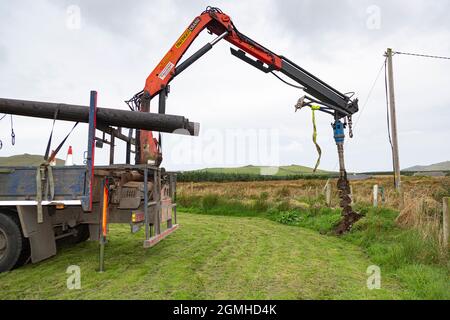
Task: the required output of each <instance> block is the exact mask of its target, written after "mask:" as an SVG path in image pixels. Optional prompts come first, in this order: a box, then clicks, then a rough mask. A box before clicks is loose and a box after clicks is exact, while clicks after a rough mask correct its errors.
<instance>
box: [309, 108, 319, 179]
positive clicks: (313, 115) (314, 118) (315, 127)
mask: <svg viewBox="0 0 450 320" xmlns="http://www.w3.org/2000/svg"><path fill="white" fill-rule="evenodd" d="M311 110H312V122H313V142H314V144H315V146H316V149H317V153H318V154H319V157H318V158H317V162H316V165H315V166H314V170H313V172H314V173H315V172H316V171H317V168H318V167H319V165H320V158H321V157H322V149H320V146H319V144H318V143H317V126H316V115H315V111H316V110H320V106H316V105H311Z"/></svg>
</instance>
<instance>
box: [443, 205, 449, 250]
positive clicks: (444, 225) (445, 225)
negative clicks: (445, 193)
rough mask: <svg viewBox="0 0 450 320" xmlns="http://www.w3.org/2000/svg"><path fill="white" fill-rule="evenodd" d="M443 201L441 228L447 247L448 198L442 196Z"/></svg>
mask: <svg viewBox="0 0 450 320" xmlns="http://www.w3.org/2000/svg"><path fill="white" fill-rule="evenodd" d="M443 202H444V212H443V215H442V229H443V231H444V246H446V248H448V247H449V246H450V198H449V197H446V198H444V199H443Z"/></svg>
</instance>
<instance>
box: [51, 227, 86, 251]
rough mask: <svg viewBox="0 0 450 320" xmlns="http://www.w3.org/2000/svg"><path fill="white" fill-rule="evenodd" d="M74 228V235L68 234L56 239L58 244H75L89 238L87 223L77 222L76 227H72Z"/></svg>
mask: <svg viewBox="0 0 450 320" xmlns="http://www.w3.org/2000/svg"><path fill="white" fill-rule="evenodd" d="M74 229H75V235H70V236H68V237H65V238H61V239H59V240H57V241H58V245H62V246H66V245H75V244H78V243H81V242H84V241H86V240H88V239H89V225H87V224H79V225H77V226H76V227H74Z"/></svg>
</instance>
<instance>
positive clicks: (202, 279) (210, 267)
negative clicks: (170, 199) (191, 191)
mask: <svg viewBox="0 0 450 320" xmlns="http://www.w3.org/2000/svg"><path fill="white" fill-rule="evenodd" d="M208 201H209V200H208ZM208 201H206V203H208ZM208 212H211V211H208ZM179 220H180V221H179V222H180V224H181V227H180V229H179V230H177V231H176V232H175V233H174V234H172V235H170V236H169V237H168V238H167V239H165V240H164V241H163V242H161V243H160V244H158V245H157V246H156V247H153V248H152V249H149V250H144V249H143V248H142V247H141V245H142V242H141V240H142V238H143V234H142V233H140V234H139V235H131V234H130V233H129V229H128V228H127V227H126V226H115V225H112V226H111V230H110V238H109V243H108V244H107V246H106V272H104V273H98V272H96V268H97V266H98V244H97V243H93V242H86V243H83V244H80V245H77V246H75V247H70V248H64V249H62V250H61V251H60V252H59V253H58V255H57V256H56V257H54V258H52V259H50V260H47V261H44V262H42V263H38V264H35V265H27V266H25V267H23V268H21V269H17V270H14V271H12V272H9V273H4V274H0V299H401V298H404V297H405V296H404V291H403V289H402V288H401V286H400V285H399V283H398V281H396V280H395V279H393V278H392V277H389V276H386V277H383V286H382V289H381V290H369V289H368V288H367V286H366V281H367V277H368V275H367V274H366V270H367V267H368V266H369V265H370V264H371V262H370V261H369V260H368V259H367V257H366V256H365V255H364V254H363V252H362V251H361V250H360V249H359V248H358V247H357V246H356V245H353V244H351V243H348V242H345V241H342V240H339V239H337V240H336V239H333V238H329V237H324V236H322V235H320V234H318V233H317V232H314V231H311V230H307V229H302V228H296V227H292V226H287V225H282V224H279V223H276V222H273V221H269V220H268V219H263V218H255V217H225V216H210V215H205V214H203V215H196V214H188V213H180V214H179ZM70 265H78V266H79V267H80V268H81V290H68V289H67V287H66V281H67V278H68V276H69V275H68V274H66V269H67V267H68V266H70Z"/></svg>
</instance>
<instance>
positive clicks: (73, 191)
mask: <svg viewBox="0 0 450 320" xmlns="http://www.w3.org/2000/svg"><path fill="white" fill-rule="evenodd" d="M205 29H207V30H208V31H209V32H210V33H211V34H214V35H216V36H217V37H216V38H215V39H214V40H213V41H211V42H210V43H207V44H206V45H204V46H203V47H202V48H201V49H199V50H198V51H197V52H195V53H194V54H193V55H192V56H190V57H188V58H187V59H185V60H184V61H183V62H180V61H181V59H182V57H183V55H184V54H185V53H186V51H187V50H188V49H189V47H190V46H191V44H192V43H193V41H194V40H195V39H196V38H197V36H198V35H199V34H200V33H201V32H202V31H203V30H205ZM222 39H224V40H226V41H228V42H229V43H231V44H232V45H234V46H235V47H237V49H233V48H232V49H231V53H232V54H233V55H234V56H235V57H237V58H239V59H241V60H243V61H245V62H247V63H249V64H250V65H252V66H254V67H255V68H257V69H259V70H261V71H263V72H265V73H272V74H274V75H275V76H276V77H278V78H279V79H280V80H282V81H283V82H286V83H288V84H290V83H289V82H287V81H286V80H284V79H283V78H282V77H280V76H279V75H278V74H277V73H281V74H283V75H284V76H287V77H289V78H290V79H292V80H293V81H295V82H296V83H298V84H299V85H293V84H291V85H293V86H295V87H297V88H301V89H302V90H304V91H305V92H306V94H307V95H305V96H303V97H301V98H300V99H299V100H298V102H297V104H296V106H295V107H296V110H298V109H301V108H304V107H311V109H312V110H319V111H322V112H325V113H327V114H330V115H331V116H332V117H333V119H334V122H333V123H332V126H333V130H334V139H335V141H336V145H337V149H338V155H339V164H340V167H339V168H340V170H339V172H340V176H339V180H338V190H339V196H340V198H341V202H340V205H341V207H342V208H343V219H342V220H341V222H340V223H339V225H337V227H336V230H335V231H336V233H338V234H342V233H344V232H346V231H348V230H349V229H350V228H351V226H352V224H353V223H354V222H355V221H357V220H358V219H359V218H360V217H361V215H360V214H358V213H356V212H354V211H353V210H352V207H351V199H350V197H349V193H350V186H349V183H348V180H347V174H346V170H345V165H344V139H345V129H346V128H348V129H349V131H350V137H351V136H352V133H351V124H352V120H351V118H352V115H353V114H354V113H356V112H357V111H358V100H357V99H352V97H353V94H343V93H341V92H339V91H338V90H336V89H334V88H333V87H331V86H330V85H328V84H326V83H325V82H323V81H322V80H320V79H319V78H317V77H316V76H314V75H313V74H311V73H309V72H308V71H306V70H304V69H303V68H301V67H300V66H298V65H297V64H295V63H294V62H292V61H291V60H289V59H287V58H285V57H283V56H281V55H277V54H275V53H273V52H272V51H270V50H269V49H267V48H265V47H263V46H262V45H260V44H258V43H257V42H255V41H254V40H252V39H250V38H249V37H247V36H245V35H243V34H242V33H240V32H239V31H238V30H237V28H236V27H235V25H234V24H233V22H232V20H231V18H230V17H229V16H228V15H226V14H224V13H223V12H222V11H221V10H220V9H218V8H213V7H208V8H207V9H206V10H205V11H204V12H203V13H202V14H201V15H200V16H198V17H196V18H195V19H194V20H193V21H192V23H191V24H190V25H189V27H188V28H187V29H186V30H185V31H184V32H183V34H182V35H181V36H180V38H179V39H178V40H177V41H176V42H175V44H174V45H173V46H172V48H171V49H170V50H169V52H167V54H166V55H165V56H164V58H163V59H162V60H161V61H160V63H159V64H158V65H157V66H156V68H155V69H154V70H153V71H152V72H151V74H150V75H149V76H148V78H147V81H146V83H145V87H144V89H143V90H142V91H140V92H139V93H137V94H136V95H134V97H133V98H132V99H130V100H129V101H127V103H128V105H129V107H130V108H131V109H132V111H123V110H116V109H110V108H98V107H97V92H96V91H91V94H90V103H89V107H85V106H79V105H68V104H60V103H48V102H37V101H25V100H13V99H0V112H1V113H6V114H11V115H13V114H15V115H21V116H30V117H38V118H47V119H53V125H54V123H55V121H56V120H63V121H71V122H75V125H74V127H73V128H72V130H71V131H70V132H69V134H68V135H67V136H66V138H65V139H63V140H62V142H61V143H60V144H59V145H58V147H57V148H56V149H54V150H55V151H53V152H52V153H51V155H49V151H50V150H51V149H50V147H51V141H52V135H53V129H52V130H51V133H50V137H49V141H48V144H47V150H46V152H45V156H44V160H45V161H43V162H42V163H41V164H40V165H38V166H6V167H0V272H3V271H7V270H11V269H12V268H15V267H19V266H21V265H23V264H24V263H26V262H28V261H30V260H31V262H32V263H36V262H39V261H42V260H44V259H47V258H49V257H51V256H54V255H55V254H56V252H57V246H56V244H57V242H59V241H63V240H64V241H68V242H69V243H77V242H81V241H84V240H87V239H88V238H89V239H90V240H94V241H99V243H100V259H99V262H100V268H99V269H100V270H103V261H104V259H103V258H104V247H105V243H106V239H107V234H108V224H109V223H128V224H130V227H131V232H133V233H135V232H137V231H138V230H139V229H140V228H141V227H144V228H145V239H144V247H152V246H154V245H155V244H157V243H158V242H159V241H161V240H162V239H164V238H165V237H166V236H168V235H169V234H170V233H172V232H173V231H175V230H176V229H177V227H178V224H177V205H176V174H175V173H171V172H166V171H165V170H164V168H161V167H160V164H161V162H162V154H161V138H159V139H156V138H154V137H153V132H166V133H178V134H187V135H193V136H196V135H198V131H199V124H198V123H194V122H190V121H189V120H188V119H186V118H184V117H182V116H174V115H170V114H166V98H167V95H168V93H169V84H170V82H171V81H172V80H173V79H175V78H176V77H177V76H178V75H179V74H180V73H182V72H183V71H184V70H186V69H187V68H188V67H189V66H190V65H192V64H193V63H194V62H195V61H197V60H198V59H199V58H201V57H202V56H203V55H204V54H206V53H207V52H208V51H210V50H211V49H212V48H213V46H214V45H215V44H217V43H218V42H219V41H220V40H222ZM156 96H158V97H159V104H158V114H156V113H149V112H150V101H151V100H152V99H153V98H155V97H156ZM133 111H140V112H145V114H142V113H141V114H138V113H135V112H133ZM79 122H84V123H88V139H87V140H88V141H87V151H86V153H85V163H84V164H83V165H78V166H65V167H62V166H55V167H52V165H51V162H52V161H51V160H52V159H54V157H55V156H56V154H57V152H58V151H59V150H60V149H61V147H62V146H63V144H64V142H65V141H66V139H67V137H68V136H69V135H70V133H71V132H72V131H73V129H74V128H75V127H76V126H77V124H78V123H79ZM124 128H128V129H130V130H129V131H128V135H125V134H123V133H122V129H124ZM98 131H100V132H102V136H101V137H98V136H97V135H96V132H98ZM107 135H109V140H108V138H107ZM12 136H13V135H12ZM116 140H122V141H124V142H126V144H127V148H126V164H125V165H123V164H115V161H114V146H115V141H116ZM103 144H108V145H109V146H110V150H109V151H110V163H109V165H107V166H96V165H95V161H94V157H95V149H96V148H101V147H102V146H103ZM0 145H1V143H0ZM132 146H134V147H135V149H134V150H132ZM133 152H134V153H135V164H134V165H133V164H131V154H132V153H133ZM163 224H166V226H167V228H165V229H163V228H162V227H161V226H162V225H163Z"/></svg>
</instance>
